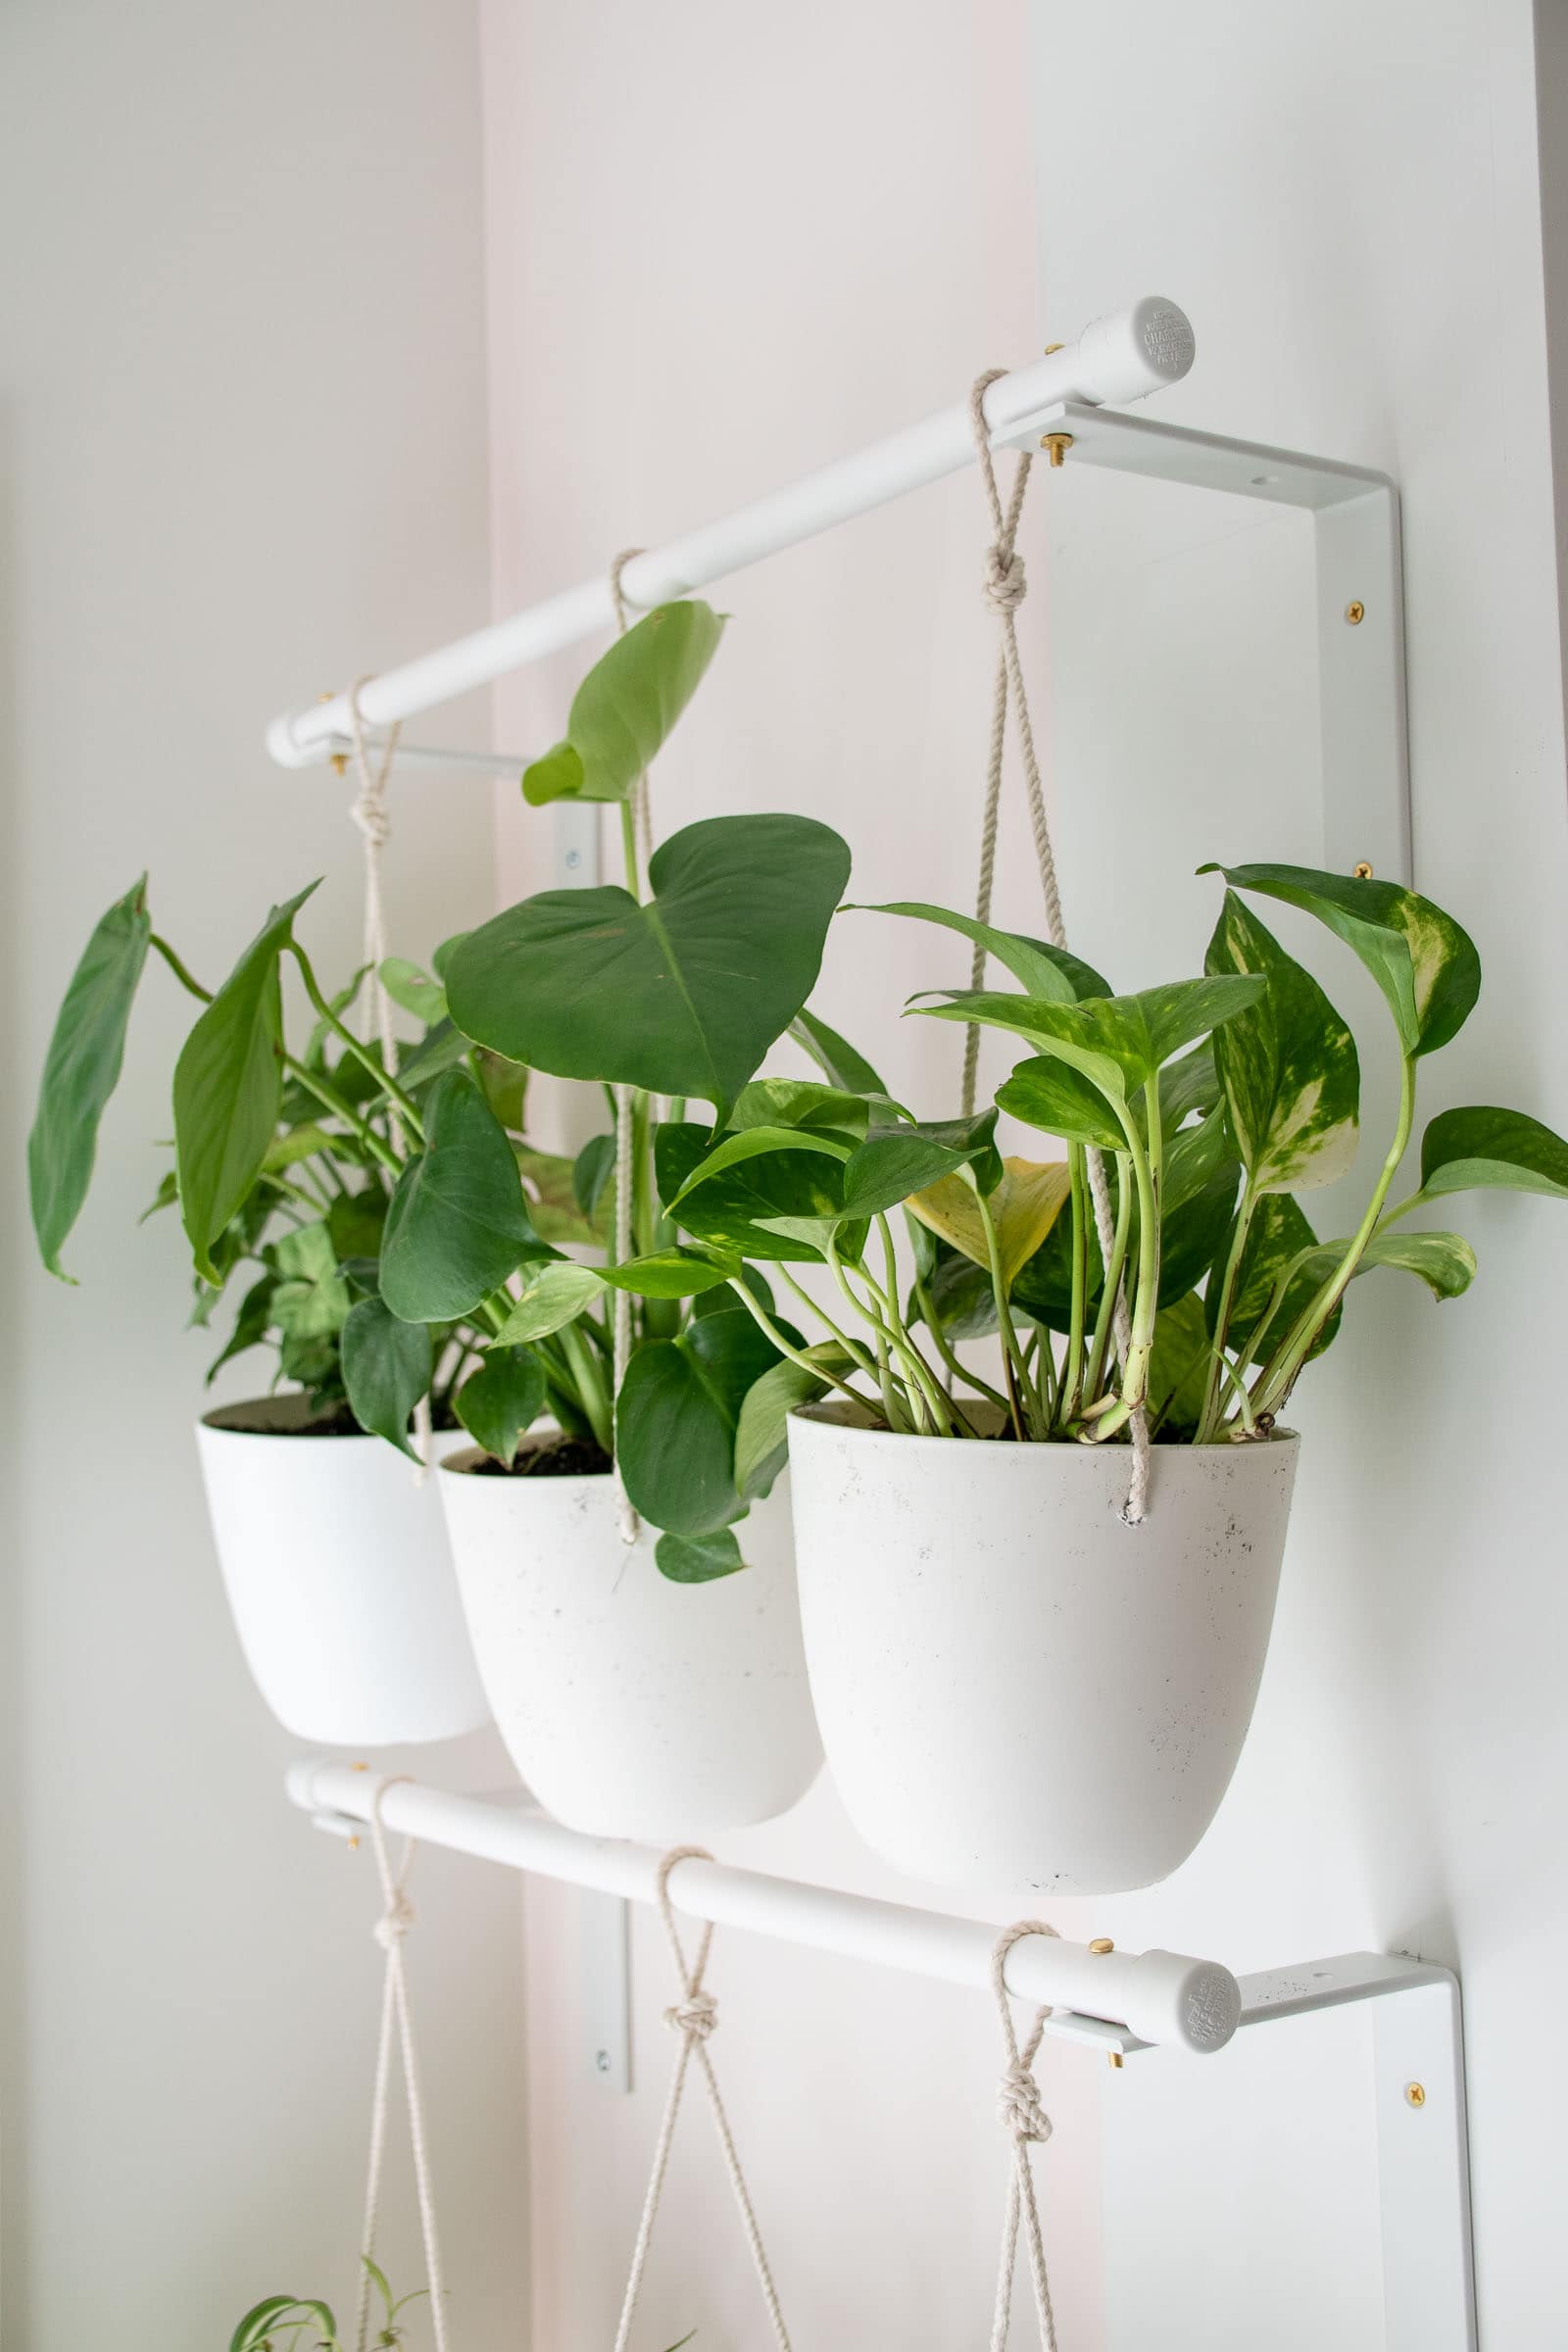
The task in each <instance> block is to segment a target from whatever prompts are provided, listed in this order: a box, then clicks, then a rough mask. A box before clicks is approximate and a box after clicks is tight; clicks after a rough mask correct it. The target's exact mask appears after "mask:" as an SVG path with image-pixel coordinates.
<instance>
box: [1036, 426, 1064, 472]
mask: <svg viewBox="0 0 1568 2352" xmlns="http://www.w3.org/2000/svg"><path fill="white" fill-rule="evenodd" d="M1040 446H1041V448H1042V449H1049V450H1050V452H1051V463H1052V464H1053V466H1059V465H1060V464H1061V462H1062V460H1063V458H1064V457H1065V456H1066V455H1067V452H1068V450H1069V449H1071V447H1072V435H1071V433H1042V434H1041V436H1040Z"/></svg>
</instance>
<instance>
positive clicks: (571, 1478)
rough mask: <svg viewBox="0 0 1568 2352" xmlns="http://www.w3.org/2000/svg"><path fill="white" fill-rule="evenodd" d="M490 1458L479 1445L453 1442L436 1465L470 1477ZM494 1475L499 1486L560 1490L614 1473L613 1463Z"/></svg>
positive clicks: (590, 1484) (592, 1484)
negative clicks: (531, 1474)
mask: <svg viewBox="0 0 1568 2352" xmlns="http://www.w3.org/2000/svg"><path fill="white" fill-rule="evenodd" d="M524 1442H525V1441H524ZM521 1450H522V1446H521V1444H520V1443H519V1446H518V1451H519V1452H520V1451H521ZM492 1459H493V1456H492V1455H490V1454H488V1453H486V1451H485V1449H484V1447H483V1446H455V1447H454V1448H453V1450H452V1452H451V1453H449V1454H445V1455H443V1457H442V1459H441V1460H440V1461H439V1462H438V1463H437V1464H436V1467H437V1469H438V1470H440V1471H441V1472H443V1474H449V1475H451V1476H452V1477H455V1478H471V1477H472V1476H473V1474H474V1472H475V1471H476V1470H477V1469H478V1467H479V1464H480V1463H481V1462H488V1461H490V1460H492ZM493 1475H494V1483H495V1485H496V1486H498V1487H549V1488H553V1489H555V1490H556V1491H557V1492H558V1493H559V1492H564V1491H565V1490H566V1489H568V1488H571V1487H602V1486H603V1485H604V1483H605V1481H606V1479H607V1478H613V1476H614V1468H613V1464H612V1465H610V1466H608V1467H607V1468H605V1469H603V1470H558V1471H546V1472H545V1474H544V1475H543V1477H536V1478H530V1477H529V1476H528V1475H527V1474H526V1473H525V1472H524V1473H523V1474H521V1475H520V1476H519V1474H518V1473H517V1472H515V1471H512V1470H508V1471H500V1472H496V1473H494V1474H493Z"/></svg>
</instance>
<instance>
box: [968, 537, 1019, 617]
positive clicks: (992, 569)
mask: <svg viewBox="0 0 1568 2352" xmlns="http://www.w3.org/2000/svg"><path fill="white" fill-rule="evenodd" d="M980 592H981V594H982V596H983V597H984V598H985V601H986V608H987V610H988V611H989V612H992V613H996V615H997V617H998V618H999V619H1000V618H1001V617H1002V615H1003V614H1004V613H1016V612H1017V610H1018V607H1019V606H1020V605H1021V604H1022V603H1023V600H1024V598H1025V597H1026V596H1027V595H1028V593H1029V587H1028V582H1027V581H1026V579H1025V577H1024V568H1023V558H1022V556H1020V555H1019V554H1018V552H1017V550H1016V549H1015V548H1012V549H1009V548H1005V547H1004V546H1003V545H1002V544H1001V542H1000V541H993V543H992V545H991V546H990V547H988V548H987V549H986V571H985V578H984V580H983V581H982V582H981V588H980Z"/></svg>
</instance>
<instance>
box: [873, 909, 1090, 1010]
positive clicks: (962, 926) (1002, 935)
mask: <svg viewBox="0 0 1568 2352" xmlns="http://www.w3.org/2000/svg"><path fill="white" fill-rule="evenodd" d="M845 912H846V913H847V914H852V913H860V914H907V915H913V916H914V917H915V918H916V919H917V920H918V921H920V922H925V923H940V924H941V925H942V926H943V928H944V929H945V930H948V931H956V932H958V933H959V934H960V936H961V937H962V938H964V939H968V940H973V942H974V943H975V945H976V946H977V947H982V948H984V949H985V951H986V953H987V955H989V956H995V957H996V959H997V961H998V962H999V963H1000V964H1002V965H1003V966H1004V968H1005V970H1007V971H1009V972H1010V973H1011V974H1012V976H1013V978H1014V979H1015V980H1017V981H1019V982H1020V983H1021V984H1022V986H1023V988H1024V990H1025V992H1026V993H1027V994H1028V995H1029V996H1031V997H1044V998H1047V999H1054V1000H1055V1001H1056V1002H1058V1003H1060V1004H1063V1005H1072V1004H1076V1003H1077V1002H1078V1000H1079V999H1080V998H1083V997H1108V996H1109V995H1110V993H1111V991H1110V983H1109V981H1108V980H1103V979H1102V978H1101V976H1100V974H1099V973H1098V972H1097V971H1096V970H1095V968H1094V966H1093V965H1092V964H1088V963H1085V962H1084V960H1083V958H1082V956H1074V955H1072V954H1070V953H1069V951H1068V950H1067V949H1066V948H1054V947H1052V946H1050V945H1049V944H1048V942H1047V941H1045V940H1043V939H1029V938H1026V937H1025V936H1024V934H1023V933H1022V932H1019V931H999V930H997V929H996V928H995V926H994V925H993V924H991V923H982V922H980V921H978V920H977V918H976V917H975V916H974V915H972V914H954V913H953V912H952V911H951V910H950V909H949V908H948V907H928V906H926V905H925V904H924V903H923V902H922V901H920V900H915V899H895V900H894V901H892V902H891V903H890V904H889V905H887V906H884V907H846V908H845Z"/></svg>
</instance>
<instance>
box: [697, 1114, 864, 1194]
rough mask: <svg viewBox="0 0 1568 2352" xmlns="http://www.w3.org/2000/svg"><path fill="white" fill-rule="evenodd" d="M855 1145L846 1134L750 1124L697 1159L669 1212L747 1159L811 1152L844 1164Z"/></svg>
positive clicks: (819, 1156)
mask: <svg viewBox="0 0 1568 2352" xmlns="http://www.w3.org/2000/svg"><path fill="white" fill-rule="evenodd" d="M854 1149H855V1147H854V1145H853V1144H851V1143H850V1142H849V1141H848V1139H847V1138H846V1137H844V1136H838V1135H817V1134H813V1133H812V1132H811V1131H810V1130H809V1128H802V1127H748V1128H746V1129H745V1130H744V1132H743V1133H741V1134H739V1135H726V1136H725V1137H724V1139H723V1141H722V1143H720V1144H717V1145H715V1147H714V1148H713V1150H712V1151H711V1152H709V1153H708V1154H707V1156H706V1157H705V1158H703V1159H701V1160H699V1161H698V1163H697V1165H696V1167H695V1168H693V1170H692V1172H691V1174H690V1175H689V1176H688V1177H687V1179H686V1181H685V1183H684V1184H683V1185H682V1186H681V1188H680V1191H679V1192H678V1193H677V1194H676V1195H675V1198H674V1199H673V1200H672V1201H670V1203H669V1213H670V1215H671V1216H673V1215H674V1214H675V1212H676V1211H677V1210H678V1209H679V1208H680V1206H681V1204H682V1202H683V1201H685V1200H686V1198H687V1196H688V1195H689V1194H691V1193H694V1192H695V1191H696V1190H697V1188H698V1186H699V1185H701V1184H709V1183H711V1181H712V1179H713V1178H714V1177H715V1176H722V1175H724V1174H726V1173H727V1171H728V1170H729V1169H731V1168H738V1167H740V1166H741V1165H742V1164H743V1163H744V1162H745V1161H746V1160H749V1159H772V1158H775V1157H776V1156H778V1155H779V1154H780V1153H783V1152H815V1153H816V1155H817V1157H818V1158H820V1159H832V1160H837V1161H838V1162H839V1163H840V1164H841V1165H842V1164H843V1163H844V1161H846V1160H847V1159H849V1157H850V1156H851V1154H852V1152H854Z"/></svg>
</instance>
